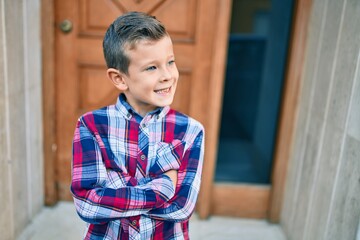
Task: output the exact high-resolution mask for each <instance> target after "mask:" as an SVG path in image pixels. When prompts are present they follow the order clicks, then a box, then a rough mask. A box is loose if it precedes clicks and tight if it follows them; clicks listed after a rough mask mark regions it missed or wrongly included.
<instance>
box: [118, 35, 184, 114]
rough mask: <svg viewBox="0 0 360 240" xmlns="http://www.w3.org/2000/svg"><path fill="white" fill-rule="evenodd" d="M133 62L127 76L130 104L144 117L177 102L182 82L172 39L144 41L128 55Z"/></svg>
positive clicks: (126, 82) (126, 93)
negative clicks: (179, 84) (179, 83)
mask: <svg viewBox="0 0 360 240" xmlns="http://www.w3.org/2000/svg"><path fill="white" fill-rule="evenodd" d="M126 54H127V55H128V57H129V59H130V65H129V69H128V74H127V75H125V74H122V75H123V81H124V82H125V84H126V86H127V89H126V90H125V91H124V93H125V95H126V98H127V101H128V103H129V104H130V105H131V106H132V107H133V108H134V109H135V111H137V112H138V113H139V114H141V115H143V116H144V115H145V114H146V113H147V112H149V111H152V110H154V109H156V108H157V107H164V106H168V105H170V104H171V103H172V102H173V99H174V94H175V90H176V86H177V82H178V79H179V72H178V69H177V67H176V64H175V57H174V52H173V46H172V42H171V39H170V37H168V36H165V37H163V38H162V39H160V40H158V41H147V40H141V41H139V42H138V43H136V45H135V48H134V49H128V50H127V51H126Z"/></svg>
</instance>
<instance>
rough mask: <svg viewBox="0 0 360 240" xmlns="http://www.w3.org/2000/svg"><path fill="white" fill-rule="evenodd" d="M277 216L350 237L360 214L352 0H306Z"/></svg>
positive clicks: (358, 68) (312, 231) (357, 35)
mask: <svg viewBox="0 0 360 240" xmlns="http://www.w3.org/2000/svg"><path fill="white" fill-rule="evenodd" d="M308 37H309V39H308V47H307V57H306V66H305V72H304V78H303V86H302V95H301V99H300V109H299V114H298V122H297V132H296V135H295V146H294V150H293V154H292V158H291V161H290V165H289V171H288V175H287V176H288V177H287V184H286V192H285V199H284V207H283V211H282V217H281V224H282V226H283V229H284V231H285V232H286V234H287V236H288V238H289V239H290V240H298V239H299V240H300V239H302V240H312V239H314V240H319V239H324V240H330V239H334V240H339V239H342V240H353V239H355V238H356V233H357V227H358V223H359V216H360V1H359V0H341V1H338V0H314V1H313V12H312V18H311V22H310V28H309V35H308Z"/></svg>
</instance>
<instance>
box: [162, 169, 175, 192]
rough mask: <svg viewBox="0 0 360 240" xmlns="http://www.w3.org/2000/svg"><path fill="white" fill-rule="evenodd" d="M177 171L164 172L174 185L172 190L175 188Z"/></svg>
mask: <svg viewBox="0 0 360 240" xmlns="http://www.w3.org/2000/svg"><path fill="white" fill-rule="evenodd" d="M177 173H178V171H177V170H169V171H167V172H165V173H164V174H165V175H167V176H168V177H169V178H171V180H172V181H173V183H174V188H176V184H177V178H178V177H177Z"/></svg>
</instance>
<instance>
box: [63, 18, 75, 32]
mask: <svg viewBox="0 0 360 240" xmlns="http://www.w3.org/2000/svg"><path fill="white" fill-rule="evenodd" d="M72 29H73V24H72V22H71V21H70V20H68V19H65V20H64V21H62V22H61V23H60V30H61V31H62V32H63V33H69V32H71V30H72Z"/></svg>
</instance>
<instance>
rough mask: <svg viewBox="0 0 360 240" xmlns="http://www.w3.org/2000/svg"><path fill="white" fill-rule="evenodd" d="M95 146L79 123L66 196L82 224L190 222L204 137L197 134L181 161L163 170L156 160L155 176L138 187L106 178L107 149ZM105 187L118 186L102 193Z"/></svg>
mask: <svg viewBox="0 0 360 240" xmlns="http://www.w3.org/2000/svg"><path fill="white" fill-rule="evenodd" d="M99 141H100V139H99V137H98V136H96V135H94V134H93V133H91V132H90V131H89V129H88V128H87V127H86V126H85V125H84V124H83V122H82V121H79V122H78V124H77V127H76V130H75V135H74V141H73V163H72V164H73V165H72V184H71V191H72V194H73V197H74V202H75V206H76V209H77V212H78V214H79V215H80V217H81V218H82V219H83V220H84V221H86V222H89V223H104V222H108V221H111V220H114V219H120V218H123V217H130V216H137V215H147V216H148V217H150V218H154V219H162V220H168V221H183V220H185V219H187V218H189V217H190V215H191V213H192V212H193V209H194V207H195V202H196V198H197V195H198V192H199V187H200V176H201V169H202V158H203V131H199V133H198V135H197V137H196V138H195V141H194V142H193V144H192V146H191V147H189V148H188V149H187V150H186V152H185V153H184V154H183V155H182V156H180V157H181V159H176V158H174V159H175V162H170V164H168V165H166V166H165V167H163V166H161V162H167V163H169V158H168V157H167V156H159V159H158V160H157V163H156V164H157V165H156V164H155V165H156V166H155V168H154V169H155V170H156V171H155V172H156V174H150V176H148V177H146V178H144V179H142V180H140V181H138V180H137V179H135V178H133V177H131V176H129V175H128V174H127V172H125V171H120V170H119V169H117V171H116V173H115V174H116V175H117V176H116V177H115V178H109V175H108V171H109V169H108V168H107V167H106V166H105V164H104V159H103V157H104V156H105V157H106V149H105V148H104V146H103V144H99ZM162 157H164V159H165V161H162V159H161V158H162ZM170 159H171V158H170ZM176 160H177V161H176ZM171 161H173V160H171ZM176 163H178V166H177V164H176ZM169 166H170V168H169ZM156 167H158V168H156ZM172 167H173V168H175V169H173V168H172ZM150 170H151V169H150ZM114 179H115V180H114ZM108 181H117V182H116V184H115V185H116V186H117V187H116V188H109V187H107V182H108ZM174 186H176V188H175V187H174ZM175 190H176V191H175ZM175 192H176V193H175Z"/></svg>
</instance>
